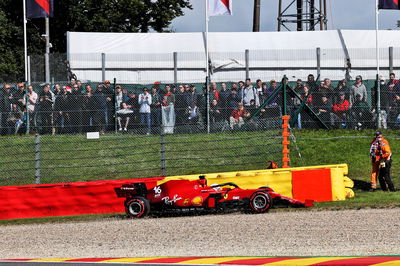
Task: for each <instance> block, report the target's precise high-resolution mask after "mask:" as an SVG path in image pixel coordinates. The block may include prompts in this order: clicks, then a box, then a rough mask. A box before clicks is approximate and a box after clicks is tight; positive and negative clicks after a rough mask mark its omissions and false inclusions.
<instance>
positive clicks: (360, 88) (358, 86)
mask: <svg viewBox="0 0 400 266" xmlns="http://www.w3.org/2000/svg"><path fill="white" fill-rule="evenodd" d="M357 94H360V95H361V100H362V101H364V102H367V88H366V87H365V85H364V83H363V81H362V77H361V76H360V75H358V76H357V77H356V82H355V83H354V84H353V86H352V87H351V89H350V106H352V105H353V103H354V102H355V101H356V98H357V97H356V96H357Z"/></svg>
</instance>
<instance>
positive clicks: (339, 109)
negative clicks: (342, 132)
mask: <svg viewBox="0 0 400 266" xmlns="http://www.w3.org/2000/svg"><path fill="white" fill-rule="evenodd" d="M349 108H350V103H349V101H347V100H346V99H345V95H344V93H343V92H341V93H339V100H338V101H336V102H335V103H334V104H333V112H334V113H335V115H336V120H337V121H338V122H339V123H340V124H341V126H342V127H346V126H347V124H346V122H347V121H348V111H349Z"/></svg>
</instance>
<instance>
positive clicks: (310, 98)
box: [301, 84, 313, 107]
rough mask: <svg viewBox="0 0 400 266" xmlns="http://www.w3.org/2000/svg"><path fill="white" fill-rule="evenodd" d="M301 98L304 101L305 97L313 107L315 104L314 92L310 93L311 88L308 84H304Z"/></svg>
mask: <svg viewBox="0 0 400 266" xmlns="http://www.w3.org/2000/svg"><path fill="white" fill-rule="evenodd" d="M301 98H302V100H303V101H304V99H305V101H306V104H308V106H310V107H311V106H312V105H313V96H312V94H310V88H309V87H308V84H304V86H303V93H302V95H301Z"/></svg>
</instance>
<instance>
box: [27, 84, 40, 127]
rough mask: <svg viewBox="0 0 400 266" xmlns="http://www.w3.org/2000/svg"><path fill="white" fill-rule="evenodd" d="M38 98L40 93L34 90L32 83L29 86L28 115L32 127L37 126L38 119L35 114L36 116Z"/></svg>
mask: <svg viewBox="0 0 400 266" xmlns="http://www.w3.org/2000/svg"><path fill="white" fill-rule="evenodd" d="M37 100H38V95H37V93H36V92H35V91H34V90H33V87H32V86H31V85H29V86H28V112H29V114H28V116H29V124H30V125H31V127H32V126H33V127H35V126H36V123H35V122H34V121H36V119H35V116H36V112H35V111H36V103H37Z"/></svg>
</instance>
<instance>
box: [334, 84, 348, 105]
mask: <svg viewBox="0 0 400 266" xmlns="http://www.w3.org/2000/svg"><path fill="white" fill-rule="evenodd" d="M340 92H343V93H344V96H345V97H344V98H345V99H346V100H348V101H349V102H350V88H349V87H348V86H347V80H345V79H342V80H341V81H339V83H338V85H337V87H336V88H335V91H334V95H333V99H332V101H333V102H336V101H338V100H339V93H340Z"/></svg>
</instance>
